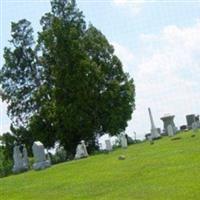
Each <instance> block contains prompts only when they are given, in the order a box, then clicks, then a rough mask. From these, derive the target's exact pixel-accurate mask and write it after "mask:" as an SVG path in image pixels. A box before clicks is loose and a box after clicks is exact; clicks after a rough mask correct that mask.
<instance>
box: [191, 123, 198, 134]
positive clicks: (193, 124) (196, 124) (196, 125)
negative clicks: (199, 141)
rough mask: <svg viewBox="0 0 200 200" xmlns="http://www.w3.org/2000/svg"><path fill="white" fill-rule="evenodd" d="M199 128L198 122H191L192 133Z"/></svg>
mask: <svg viewBox="0 0 200 200" xmlns="http://www.w3.org/2000/svg"><path fill="white" fill-rule="evenodd" d="M198 127H199V123H198V122H193V123H192V131H193V132H194V133H195V132H196V131H197V129H198Z"/></svg>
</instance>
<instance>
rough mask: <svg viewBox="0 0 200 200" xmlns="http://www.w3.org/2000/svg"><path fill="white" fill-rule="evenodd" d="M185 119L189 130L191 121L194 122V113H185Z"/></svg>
mask: <svg viewBox="0 0 200 200" xmlns="http://www.w3.org/2000/svg"><path fill="white" fill-rule="evenodd" d="M186 121H187V127H188V129H189V130H191V129H192V123H193V122H195V115H194V114H190V115H186Z"/></svg>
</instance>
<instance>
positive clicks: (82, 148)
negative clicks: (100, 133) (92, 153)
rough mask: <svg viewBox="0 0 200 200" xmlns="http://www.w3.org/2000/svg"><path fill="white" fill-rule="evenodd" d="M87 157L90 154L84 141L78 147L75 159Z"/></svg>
mask: <svg viewBox="0 0 200 200" xmlns="http://www.w3.org/2000/svg"><path fill="white" fill-rule="evenodd" d="M86 157H88V152H87V148H86V145H85V141H84V140H82V141H81V143H80V144H78V145H77V148H76V155H75V159H80V158H86Z"/></svg>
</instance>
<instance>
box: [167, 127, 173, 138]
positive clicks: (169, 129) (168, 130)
mask: <svg viewBox="0 0 200 200" xmlns="http://www.w3.org/2000/svg"><path fill="white" fill-rule="evenodd" d="M167 133H168V135H169V136H174V129H173V127H172V125H171V124H170V125H168V126H167Z"/></svg>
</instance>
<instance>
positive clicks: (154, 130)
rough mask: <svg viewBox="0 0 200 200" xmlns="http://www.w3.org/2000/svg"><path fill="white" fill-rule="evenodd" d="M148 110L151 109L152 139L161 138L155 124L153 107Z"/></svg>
mask: <svg viewBox="0 0 200 200" xmlns="http://www.w3.org/2000/svg"><path fill="white" fill-rule="evenodd" d="M148 111H149V117H150V122H151V138H152V139H156V138H159V137H160V134H159V133H158V130H157V128H156V126H155V124H154V121H153V117H152V114H151V109H150V108H148Z"/></svg>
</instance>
